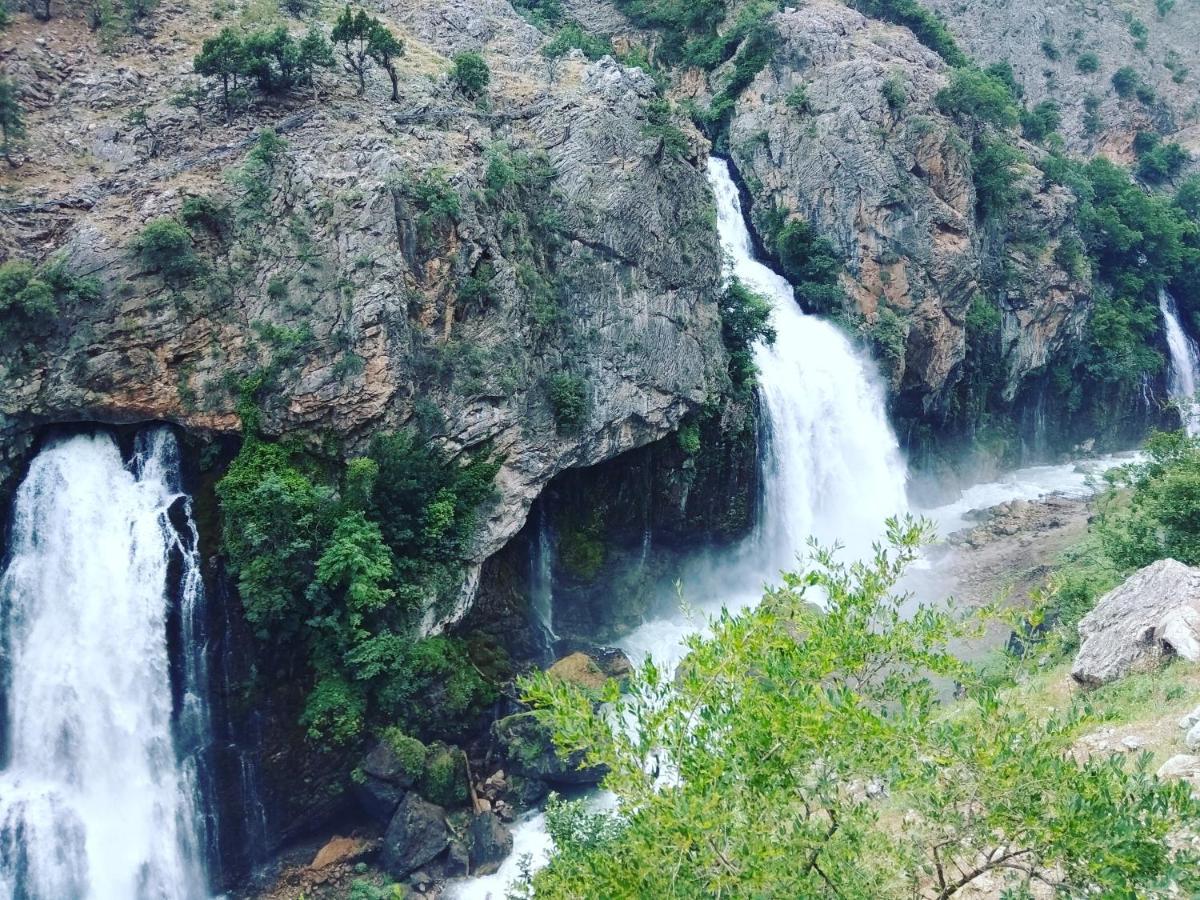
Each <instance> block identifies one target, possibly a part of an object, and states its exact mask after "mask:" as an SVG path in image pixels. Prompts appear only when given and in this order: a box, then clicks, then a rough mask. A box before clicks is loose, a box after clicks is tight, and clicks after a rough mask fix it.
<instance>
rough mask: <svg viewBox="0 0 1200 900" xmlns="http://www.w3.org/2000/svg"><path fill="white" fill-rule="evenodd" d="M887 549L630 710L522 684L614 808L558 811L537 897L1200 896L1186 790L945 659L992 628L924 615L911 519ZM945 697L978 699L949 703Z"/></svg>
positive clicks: (818, 578) (801, 578)
mask: <svg viewBox="0 0 1200 900" xmlns="http://www.w3.org/2000/svg"><path fill="white" fill-rule="evenodd" d="M890 538H891V540H890V545H889V546H887V547H881V548H879V550H878V551H877V553H876V556H875V558H874V559H873V560H867V561H866V562H864V563H856V564H854V565H852V566H847V565H846V564H844V563H841V562H840V561H838V560H837V559H836V558H835V557H834V556H833V554H832V553H830V552H828V551H824V550H819V549H814V551H813V554H812V557H811V562H810V563H809V565H808V566H807V567H806V569H805V570H804V571H803V572H801V573H799V574H794V575H789V576H786V578H785V586H784V587H782V588H779V589H771V590H769V591H768V592H767V594H766V595H765V596H764V598H763V600H762V602H761V604H759V605H758V606H757V607H756V608H754V609H752V610H749V611H745V612H739V613H730V612H723V613H721V614H720V615H719V616H717V617H716V618H715V619H714V620H713V621H712V623H711V634H710V635H695V636H693V637H691V638H689V639H688V651H689V653H688V656H687V657H686V659H685V661H684V663H683V664H682V665H681V666H680V667H679V670H678V672H677V673H675V674H674V676H673V675H672V673H671V672H669V671H663V670H661V669H659V668H658V667H657V666H656V665H655V664H654V662H653V661H652V660H651V661H647V662H645V663H644V664H643V665H642V666H641V667H640V668H639V669H638V670H637V672H636V673H635V675H634V676H633V677H632V678H631V679H630V681H629V683H628V685H627V692H626V693H624V694H618V693H617V691H616V690H615V689H612V690H610V691H609V692H608V693H607V694H606V696H605V698H604V699H605V700H607V701H609V702H610V703H612V704H613V707H614V708H613V709H611V710H605V711H602V712H597V710H596V707H595V705H594V703H593V699H592V698H591V697H589V696H587V695H586V694H585V693H583V692H581V691H580V690H578V689H577V688H574V687H572V686H571V685H568V684H565V683H563V682H561V681H555V680H554V679H551V678H548V677H546V676H545V675H542V676H540V677H537V678H534V679H531V680H528V681H525V682H524V683H523V688H524V692H525V696H526V698H527V699H528V700H529V701H530V702H531V703H533V704H534V705H535V707H536V708H537V710H538V713H537V714H538V716H539V718H541V720H542V721H543V722H545V723H546V724H547V725H549V726H550V727H552V729H553V731H554V733H555V739H556V742H557V743H558V745H559V747H560V749H561V750H562V751H564V752H567V751H573V750H582V751H584V752H585V753H586V758H587V763H588V764H594V763H602V764H605V765H607V766H608V767H609V774H608V776H607V777H606V779H605V782H604V786H605V787H606V788H608V789H609V790H612V791H613V792H614V793H615V794H616V795H617V797H618V800H619V811H618V812H615V813H598V814H588V813H586V812H584V811H583V810H582V809H580V808H579V807H577V806H576V807H570V808H568V809H566V810H562V809H556V810H555V814H554V815H553V816H552V817H549V819H548V821H549V827H550V828H551V829H552V835H553V837H554V838H555V844H556V848H557V849H556V851H555V853H554V855H553V856H552V857H551V860H550V863H549V865H548V866H547V867H546V868H545V869H543V870H542V871H540V872H538V873H537V874H536V875H534V876H533V878H532V883H531V884H530V885H529V886H528V887H529V889H530V890H531V891H532V893H533V895H534V896H537V897H544V898H554V897H578V896H595V897H618V896H620V897H626V896H644V897H688V898H690V897H695V898H700V897H715V896H728V897H754V896H786V897H896V898H899V897H912V896H918V895H920V896H929V897H939V898H948V897H951V896H956V895H959V894H960V892H963V891H966V890H969V889H970V888H972V887H981V886H982V880H983V879H984V878H985V877H986V878H988V879H1002V880H1006V881H1007V885H1006V887H1007V889H1008V893H1007V894H1006V896H1028V889H1029V885H1030V884H1031V883H1032V882H1033V881H1034V880H1037V881H1044V882H1048V883H1050V884H1051V885H1058V886H1061V887H1062V889H1063V890H1065V891H1067V892H1070V893H1079V894H1080V895H1088V894H1096V895H1098V896H1099V895H1103V896H1113V897H1118V896H1120V897H1125V896H1129V897H1133V896H1143V895H1145V896H1148V895H1150V894H1153V893H1155V892H1156V891H1157V889H1158V886H1160V885H1163V884H1168V883H1173V884H1175V885H1176V886H1177V887H1178V889H1179V890H1180V891H1181V892H1182V893H1184V894H1189V895H1190V894H1191V893H1192V892H1194V891H1195V890H1197V888H1200V876H1198V875H1197V869H1196V863H1197V861H1198V860H1197V859H1196V854H1195V851H1194V850H1193V849H1191V848H1188V849H1182V850H1179V851H1176V850H1175V849H1173V846H1172V845H1173V842H1169V840H1168V837H1169V835H1171V834H1172V833H1173V832H1175V830H1176V829H1179V828H1181V827H1184V825H1185V823H1186V822H1188V821H1189V820H1190V819H1191V818H1192V817H1194V816H1195V815H1196V814H1197V813H1198V812H1200V806H1198V804H1197V802H1196V801H1195V800H1194V799H1193V798H1192V797H1191V796H1190V787H1189V786H1188V785H1186V784H1183V783H1179V782H1173V783H1163V782H1159V781H1158V780H1157V779H1156V778H1154V777H1153V776H1152V775H1150V774H1149V772H1148V771H1147V765H1148V761H1149V760H1148V758H1144V759H1141V760H1133V761H1130V760H1126V759H1125V758H1124V757H1123V756H1122V755H1120V754H1115V755H1113V756H1112V757H1101V756H1093V757H1092V758H1091V759H1089V760H1086V761H1080V760H1079V759H1078V758H1077V757H1076V756H1075V755H1073V754H1071V753H1070V752H1068V748H1069V747H1070V746H1071V743H1072V741H1073V740H1074V738H1075V737H1076V736H1077V735H1078V733H1079V732H1080V731H1081V730H1082V729H1083V728H1085V727H1087V726H1088V725H1089V721H1090V720H1089V718H1088V716H1089V712H1088V709H1087V707H1086V706H1084V705H1083V704H1080V705H1079V706H1075V707H1072V708H1071V709H1070V710H1069V711H1067V712H1066V713H1057V714H1047V713H1046V712H1045V710H1044V708H1037V709H1027V708H1024V707H1022V706H1020V705H1018V704H1015V703H1010V702H1008V695H1007V694H1005V693H1001V692H1000V691H998V690H997V686H998V684H997V683H998V682H999V686H1001V687H1008V686H1011V684H1012V682H1011V681H1008V680H1007V679H1006V678H1004V677H1003V676H999V677H993V678H992V679H990V680H988V679H985V678H983V677H982V676H981V675H980V674H979V673H977V672H975V671H974V670H972V668H971V667H970V666H968V665H967V664H965V663H963V662H962V661H961V660H959V659H957V658H956V657H955V656H954V655H953V654H952V653H950V652H949V650H948V644H949V642H950V641H951V640H953V639H955V638H956V637H959V636H961V635H963V634H965V633H972V632H973V630H974V628H975V624H974V623H973V622H971V621H967V622H959V621H956V620H955V619H954V618H953V616H952V615H951V614H950V613H948V612H947V611H945V609H944V607H942V606H937V607H927V606H923V607H918V608H917V609H916V610H912V609H910V608H909V607H910V606H911V600H910V598H908V597H906V596H904V595H902V594H898V593H896V585H897V582H898V579H899V578H900V576H901V574H902V573H903V571H904V569H905V568H906V566H907V565H908V564H910V563H911V562H912V561H913V560H914V559H915V557H916V555H917V547H918V545H919V544H920V543H921V540H922V531H921V529H920V527H919V526H917V525H915V524H913V523H903V524H902V523H896V522H893V523H890ZM818 596H819V597H820V605H819V606H818V605H817V604H816V603H814V602H812V600H813V599H815V598H816V597H818ZM935 678H937V679H944V680H946V681H949V680H953V681H955V682H956V683H957V684H958V685H959V686H960V691H961V692H962V694H964V695H965V698H966V699H965V700H963V701H962V702H959V703H956V704H954V705H953V706H949V707H947V706H945V705H943V704H942V703H940V702H939V700H938V691H937V689H936V687H935V685H934V682H933V680H934V679H935ZM614 723H622V725H620V726H618V727H614ZM662 776H665V777H662ZM993 883H994V881H993Z"/></svg>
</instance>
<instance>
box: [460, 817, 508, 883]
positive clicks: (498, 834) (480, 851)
mask: <svg viewBox="0 0 1200 900" xmlns="http://www.w3.org/2000/svg"><path fill="white" fill-rule="evenodd" d="M467 840H468V853H469V858H470V862H471V872H472V873H473V874H475V875H491V874H492V873H493V872H495V871H496V870H497V869H499V868H500V863H502V862H503V861H504V858H505V857H506V856H508V854H510V853H512V848H513V836H512V832H511V831H509V830H508V829H507V828H506V827H505V826H504V823H503V822H501V821H500V817H499V816H497V815H496V814H495V813H490V812H486V813H480V814H479V815H477V816H476V817H475V818H474V819H472V820H471V827H470V828H469V829H468V831H467Z"/></svg>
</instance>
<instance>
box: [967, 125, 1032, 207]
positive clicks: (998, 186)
mask: <svg viewBox="0 0 1200 900" xmlns="http://www.w3.org/2000/svg"><path fill="white" fill-rule="evenodd" d="M1027 163H1028V160H1027V159H1026V158H1025V154H1023V153H1022V152H1021V151H1020V150H1018V149H1017V148H1016V147H1013V146H1011V145H1010V144H1008V143H1006V142H1005V141H1003V140H1002V139H1000V138H989V137H984V138H980V139H979V141H977V142H976V148H975V150H974V151H973V152H972V154H971V175H972V178H973V179H974V182H975V201H976V203H977V204H978V207H979V212H980V214H981V215H984V216H989V215H996V214H998V213H1002V212H1004V211H1005V210H1007V209H1009V208H1010V207H1011V206H1012V205H1013V204H1014V203H1016V201H1017V200H1018V199H1019V197H1020V193H1019V191H1018V188H1017V185H1018V182H1019V181H1020V178H1021V170H1022V168H1023V167H1024V166H1025V165H1026V164H1027Z"/></svg>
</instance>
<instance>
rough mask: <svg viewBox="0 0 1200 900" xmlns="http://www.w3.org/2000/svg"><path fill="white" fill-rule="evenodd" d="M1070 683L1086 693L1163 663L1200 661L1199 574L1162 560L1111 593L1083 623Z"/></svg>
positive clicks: (1080, 626) (1171, 560)
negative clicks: (1168, 660) (1084, 688)
mask: <svg viewBox="0 0 1200 900" xmlns="http://www.w3.org/2000/svg"><path fill="white" fill-rule="evenodd" d="M1079 636H1080V638H1081V639H1082V640H1081V644H1080V647H1079V653H1078V655H1077V656H1076V657H1075V664H1074V665H1073V666H1072V668H1071V677H1072V678H1074V679H1075V680H1076V681H1077V682H1079V683H1080V684H1082V685H1085V686H1087V687H1096V686H1098V685H1102V684H1107V683H1108V682H1110V681H1115V680H1116V679H1118V678H1121V677H1123V676H1125V675H1128V674H1129V673H1131V672H1139V671H1147V670H1150V669H1153V668H1155V667H1156V666H1158V665H1160V664H1161V663H1162V662H1163V660H1164V659H1166V658H1168V657H1172V656H1179V657H1182V658H1183V659H1186V660H1189V661H1191V662H1196V661H1197V660H1200V570H1198V569H1193V568H1191V567H1189V566H1185V565H1183V563H1180V562H1176V561H1175V560H1173V559H1162V560H1159V561H1158V562H1155V563H1152V564H1150V565H1148V566H1146V567H1145V568H1144V569H1140V570H1138V571H1137V572H1135V573H1134V574H1132V575H1130V576H1129V578H1127V579H1126V580H1125V582H1124V583H1123V584H1121V585H1120V586H1118V587H1116V588H1114V589H1113V590H1111V591H1109V592H1108V593H1107V594H1105V595H1104V596H1103V597H1101V598H1100V601H1099V602H1098V603H1097V604H1096V608H1095V609H1093V610H1092V611H1091V612H1090V613H1088V614H1087V615H1086V616H1084V617H1083V619H1082V620H1081V621H1080V623H1079Z"/></svg>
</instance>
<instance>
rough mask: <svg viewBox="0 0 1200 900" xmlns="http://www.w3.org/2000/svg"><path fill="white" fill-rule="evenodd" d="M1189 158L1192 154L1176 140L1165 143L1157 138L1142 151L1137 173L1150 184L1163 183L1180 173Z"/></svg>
mask: <svg viewBox="0 0 1200 900" xmlns="http://www.w3.org/2000/svg"><path fill="white" fill-rule="evenodd" d="M1155 137H1156V138H1157V136H1155ZM1189 159H1191V156H1190V154H1189V153H1188V152H1187V151H1186V150H1184V149H1183V147H1181V146H1180V145H1179V144H1177V143H1175V142H1174V141H1170V142H1168V143H1163V142H1162V141H1159V140H1157V139H1156V140H1155V141H1154V143H1153V145H1152V146H1151V147H1149V148H1147V149H1145V150H1144V151H1142V153H1141V156H1140V158H1139V159H1138V164H1137V174H1138V177H1139V178H1141V179H1142V180H1143V181H1145V182H1147V183H1149V184H1162V183H1163V182H1164V181H1169V180H1171V179H1172V178H1174V177H1175V176H1176V175H1178V174H1179V171H1180V169H1182V168H1183V166H1184V164H1185V163H1187V162H1188V160H1189Z"/></svg>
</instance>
